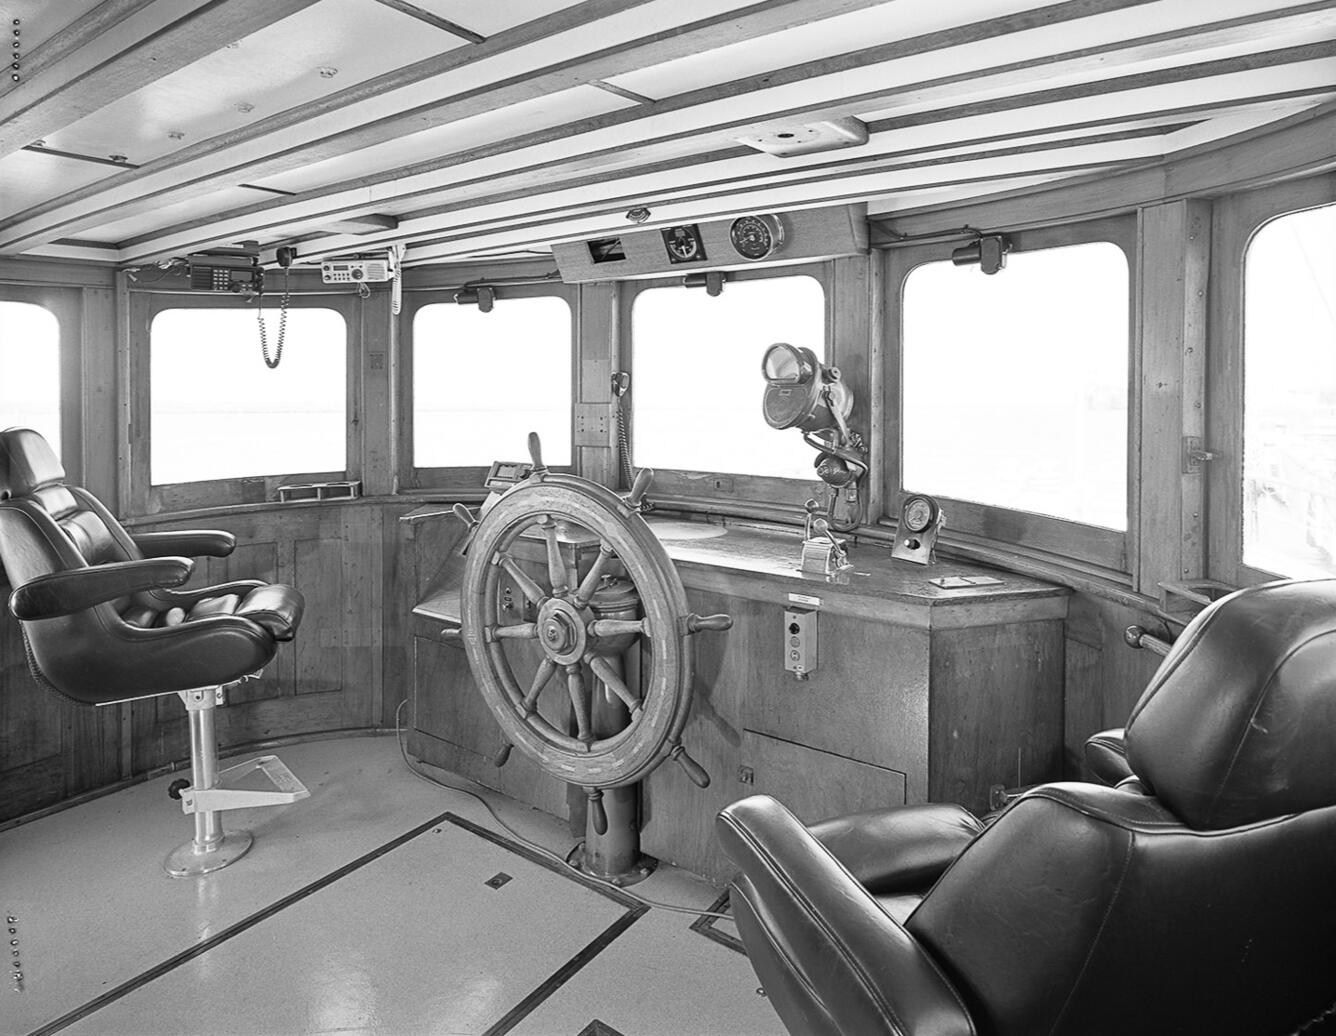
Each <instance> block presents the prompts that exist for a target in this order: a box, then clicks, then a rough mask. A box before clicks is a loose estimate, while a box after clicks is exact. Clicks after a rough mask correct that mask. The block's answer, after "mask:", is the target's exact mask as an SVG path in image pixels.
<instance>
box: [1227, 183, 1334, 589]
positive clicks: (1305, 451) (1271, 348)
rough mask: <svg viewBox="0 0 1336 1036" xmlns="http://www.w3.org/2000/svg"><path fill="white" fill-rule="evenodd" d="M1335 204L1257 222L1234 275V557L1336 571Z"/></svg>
mask: <svg viewBox="0 0 1336 1036" xmlns="http://www.w3.org/2000/svg"><path fill="white" fill-rule="evenodd" d="M1333 236H1336V205H1329V206H1326V207H1324V208H1319V209H1308V210H1306V211H1303V212H1295V213H1291V214H1290V215H1287V216H1282V217H1280V218H1279V219H1276V220H1273V221H1272V222H1270V223H1268V224H1266V225H1265V226H1264V227H1262V229H1261V230H1259V231H1258V232H1257V234H1256V235H1255V236H1254V237H1253V240H1252V244H1251V245H1250V246H1249V248H1248V252H1247V257H1246V265H1245V268H1244V269H1245V273H1244V303H1243V312H1244V331H1243V334H1244V364H1243V385H1244V392H1243V394H1244V399H1243V561H1244V564H1246V565H1249V566H1251V567H1252V568H1256V569H1261V570H1263V571H1265V572H1271V573H1275V574H1278V575H1285V576H1296V577H1311V576H1325V575H1336V250H1333V248H1332V238H1333Z"/></svg>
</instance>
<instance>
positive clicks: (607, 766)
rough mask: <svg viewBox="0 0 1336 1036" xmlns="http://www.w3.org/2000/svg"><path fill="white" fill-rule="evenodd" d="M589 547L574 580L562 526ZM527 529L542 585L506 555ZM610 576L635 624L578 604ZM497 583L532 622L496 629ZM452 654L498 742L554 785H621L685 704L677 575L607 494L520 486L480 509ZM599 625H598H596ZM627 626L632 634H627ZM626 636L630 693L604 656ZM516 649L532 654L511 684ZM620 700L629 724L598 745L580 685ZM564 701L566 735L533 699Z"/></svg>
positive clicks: (545, 481)
mask: <svg viewBox="0 0 1336 1036" xmlns="http://www.w3.org/2000/svg"><path fill="white" fill-rule="evenodd" d="M571 526H574V527H578V528H579V529H580V530H582V531H587V532H588V533H590V534H592V535H593V536H594V537H595V538H596V539H597V541H598V544H599V553H598V556H597V557H596V558H595V560H594V563H593V565H592V567H591V569H590V571H589V573H587V574H586V575H585V576H584V577H583V578H582V579H581V580H580V582H579V585H574V584H575V580H574V579H573V578H572V575H571V573H569V572H568V571H567V569H566V565H565V561H564V559H563V558H562V555H561V547H560V541H561V536H562V532H563V527H565V528H569V527H571ZM530 530H535V535H536V537H537V539H538V540H539V541H540V543H541V548H540V553H541V554H542V555H543V561H545V562H546V564H545V565H544V566H543V567H544V568H545V569H546V577H545V578H543V577H539V578H534V577H533V576H531V575H529V574H528V573H527V572H526V571H525V570H524V568H523V567H522V566H521V564H520V559H519V558H518V557H517V554H516V548H517V546H518V545H519V541H520V540H521V539H522V538H526V539H527V538H528V537H525V535H524V534H525V533H528V532H530ZM618 568H620V569H621V570H622V571H624V573H625V575H626V578H627V579H629V580H630V582H631V583H632V584H633V586H634V588H635V590H636V592H637V593H638V595H639V601H640V614H641V618H640V619H637V620H598V619H597V617H596V615H595V613H594V611H593V609H591V608H590V601H591V600H592V599H593V596H594V593H595V591H596V590H597V589H598V586H599V585H600V583H601V581H602V578H603V577H604V576H605V575H608V574H610V573H614V572H616V571H617V569H618ZM503 576H505V577H508V578H509V580H510V581H511V582H512V583H514V585H515V586H516V588H517V589H518V590H519V592H520V594H521V595H522V597H523V599H524V600H525V601H526V602H527V604H528V605H529V606H530V607H531V608H532V609H533V610H535V611H536V615H535V616H534V619H533V621H532V622H521V623H517V624H514V625H509V626H506V625H502V624H500V622H499V621H498V616H499V604H500V587H501V584H502V579H503ZM461 606H462V620H463V639H464V648H465V651H466V652H467V654H468V659H469V666H470V668H471V669H472V671H473V675H474V679H475V681H476V683H477V684H478V687H479V690H480V691H481V693H482V696H483V698H484V700H485V701H486V703H487V706H488V708H489V709H490V711H491V712H492V714H493V716H494V717H495V718H496V721H497V723H498V724H499V725H500V727H501V729H502V732H503V733H504V735H505V737H506V738H507V739H508V741H509V742H510V743H512V744H514V745H516V746H518V747H519V748H520V749H521V750H522V751H524V752H525V753H526V754H527V755H529V756H530V757H531V758H533V759H534V760H535V761H536V762H537V763H538V764H539V765H540V766H541V767H542V768H543V769H544V770H545V771H547V772H548V773H550V774H552V775H553V776H554V777H557V778H559V779H560V780H563V781H567V782H569V783H571V784H576V785H580V786H582V787H585V788H600V787H601V788H606V787H617V786H620V785H624V784H630V783H633V782H635V781H637V780H640V779H641V778H643V777H644V776H645V775H646V774H648V773H649V772H650V771H651V770H653V769H654V768H655V767H656V766H658V765H659V764H660V763H661V762H662V761H663V760H664V759H665V758H667V757H668V756H669V755H670V754H672V752H673V751H674V749H677V750H678V751H680V748H679V747H678V745H679V741H680V737H681V732H682V727H683V726H684V724H685V723H686V719H687V715H688V713H689V712H690V709H691V700H692V648H691V640H690V637H689V635H688V631H687V629H686V618H687V602H686V593H685V591H684V590H683V588H682V582H681V580H680V578H679V577H678V575H677V570H676V569H675V568H674V567H673V564H672V562H671V561H670V560H669V559H668V556H667V554H666V553H665V552H664V550H663V547H662V545H661V544H660V543H659V541H658V538H657V537H656V536H655V535H654V533H653V532H652V531H651V530H650V528H649V526H648V525H646V524H645V521H644V519H642V518H641V517H640V515H639V514H638V513H637V511H636V509H635V508H634V507H633V506H631V505H628V504H627V503H626V502H624V501H623V500H622V499H621V498H620V497H618V496H617V495H616V494H615V493H613V492H611V491H610V490H607V489H605V488H604V487H602V486H599V485H596V484H595V483H592V482H587V481H586V480H584V479H580V478H576V477H575V476H571V475H559V474H555V473H549V472H544V473H542V474H541V475H535V476H533V477H531V478H530V479H529V480H527V481H526V482H523V483H521V484H519V485H517V486H515V487H514V488H512V489H511V490H510V491H509V492H507V493H506V494H505V495H504V496H503V497H501V498H500V499H499V500H498V501H497V502H496V503H495V505H494V506H493V507H492V508H491V509H490V510H488V511H487V513H486V515H485V516H484V517H483V518H482V519H481V520H480V521H479V523H478V526H477V529H476V530H475V532H474V535H473V539H472V542H471V544H470V546H469V557H468V563H467V565H466V567H465V572H464V585H463V590H462V593H461ZM609 622H610V623H611V625H607V623H609ZM632 627H634V629H632ZM628 633H634V636H636V637H638V638H639V640H640V644H641V646H642V648H646V647H647V648H648V651H647V652H645V651H642V656H643V657H644V658H645V661H646V662H647V664H648V668H647V669H646V670H645V672H644V673H643V674H642V679H641V681H640V687H639V688H634V689H633V688H631V687H628V686H627V685H626V683H625V682H624V681H623V680H622V678H621V676H620V674H619V672H618V671H617V668H616V666H615V665H613V664H611V662H610V659H611V658H612V657H614V652H615V651H619V650H621V648H622V647H623V646H624V645H626V638H627V634H628ZM511 640H515V641H524V642H527V643H529V644H530V645H531V650H532V649H536V651H537V652H538V654H539V655H540V657H539V661H538V662H537V664H536V666H534V667H533V668H532V669H531V670H530V669H527V668H524V667H522V668H524V671H523V675H522V678H518V679H517V677H516V674H515V671H514V670H515V666H514V662H515V659H514V658H513V656H514V655H515V654H516V653H517V652H514V651H513V650H512V651H511V652H510V654H508V653H507V644H506V642H507V641H511ZM594 677H597V678H598V679H599V680H600V681H601V682H602V683H603V684H604V685H605V686H607V687H608V689H609V690H610V691H611V692H612V693H613V694H615V695H616V696H617V697H618V698H620V699H621V700H622V701H623V702H624V703H625V704H627V706H628V709H629V711H630V721H629V723H628V724H627V726H626V727H625V728H624V729H622V730H621V731H619V732H618V733H615V734H613V735H611V736H608V737H602V738H599V737H596V736H594V735H593V734H592V733H591V731H590V716H591V705H590V700H591V695H592V693H593V682H592V678H594ZM563 684H564V686H565V697H566V699H567V700H569V702H570V705H571V708H572V710H573V712H574V714H575V720H576V727H577V731H576V735H575V736H571V735H570V734H569V733H567V732H565V731H563V730H560V729H558V728H557V727H556V726H554V725H553V723H552V722H551V721H550V720H548V719H547V718H546V717H544V716H543V715H542V713H541V711H539V709H540V707H541V704H542V702H543V699H544V698H545V696H552V698H554V699H555V698H556V697H557V695H558V693H559V692H558V691H557V689H556V688H558V687H559V686H561V685H563Z"/></svg>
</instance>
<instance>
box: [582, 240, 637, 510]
mask: <svg viewBox="0 0 1336 1036" xmlns="http://www.w3.org/2000/svg"><path fill="white" fill-rule="evenodd" d="M582 247H583V246H582ZM568 298H569V297H568ZM570 303H571V309H572V312H573V315H574V321H573V324H572V327H573V329H574V334H575V348H574V350H573V352H572V357H573V362H574V363H575V365H576V369H575V371H574V372H573V374H574V378H575V410H576V417H575V427H574V429H573V436H574V438H573V440H572V443H573V448H572V457H573V459H574V461H575V465H576V467H575V470H576V471H577V472H578V473H579V474H580V475H582V476H583V477H584V478H587V479H589V480H590V481H592V482H598V483H599V484H600V485H605V486H612V487H614V488H617V487H620V485H621V483H620V479H621V472H620V466H619V462H618V459H617V408H618V402H617V400H616V399H614V398H613V395H612V372H613V371H617V370H626V363H627V361H626V359H625V358H624V357H623V356H622V349H623V346H624V345H626V344H627V343H629V340H630V336H629V333H628V332H629V329H623V328H622V326H621V321H620V319H619V313H620V310H621V286H620V285H618V284H615V283H612V282H600V283H597V284H582V285H580V287H579V289H578V294H577V295H576V296H575V297H574V298H571V299H570ZM628 418H629V415H628ZM600 422H601V423H600Z"/></svg>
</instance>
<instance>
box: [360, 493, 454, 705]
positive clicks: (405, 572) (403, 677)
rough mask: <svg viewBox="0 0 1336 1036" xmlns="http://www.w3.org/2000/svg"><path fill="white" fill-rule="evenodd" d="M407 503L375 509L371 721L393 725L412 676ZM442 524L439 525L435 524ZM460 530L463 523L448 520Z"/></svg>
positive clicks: (411, 546)
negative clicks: (375, 672)
mask: <svg viewBox="0 0 1336 1036" xmlns="http://www.w3.org/2000/svg"><path fill="white" fill-rule="evenodd" d="M411 509H412V508H411V504H408V503H404V504H386V505H385V506H383V507H381V508H380V509H379V513H380V516H381V521H380V555H381V589H380V599H381V601H382V602H383V608H382V613H381V616H380V629H381V652H380V655H381V662H380V673H381V676H380V684H381V687H380V707H379V710H378V711H376V712H375V713H374V714H373V722H374V723H375V724H376V725H377V726H380V727H382V728H391V727H393V726H394V722H395V717H396V715H398V709H399V704H400V703H401V702H403V701H406V700H407V699H408V698H409V695H410V689H411V686H412V679H413V666H412V659H413V606H414V605H415V604H417V602H418V601H419V600H420V599H421V598H420V596H419V595H418V593H417V561H416V550H415V542H414V541H415V539H416V535H417V526H416V525H415V524H411V523H408V522H403V521H401V520H400V518H401V517H402V516H403V515H404V514H405V513H406V512H407V511H409V510H411ZM439 524H444V523H439ZM453 524H454V525H455V526H456V527H457V528H458V529H459V530H460V531H461V532H462V531H463V528H464V527H463V525H462V524H460V523H459V522H454V523H453Z"/></svg>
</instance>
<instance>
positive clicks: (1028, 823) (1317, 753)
mask: <svg viewBox="0 0 1336 1036" xmlns="http://www.w3.org/2000/svg"><path fill="white" fill-rule="evenodd" d="M1125 739H1126V749H1127V751H1126V758H1127V763H1128V765H1129V767H1130V770H1131V773H1132V776H1131V777H1130V778H1128V779H1125V780H1123V781H1122V782H1121V784H1120V785H1119V786H1118V787H1106V786H1103V785H1096V784H1077V783H1064V784H1051V785H1045V786H1042V787H1039V788H1036V789H1033V790H1031V791H1030V792H1028V793H1026V794H1025V795H1023V796H1022V797H1021V798H1019V799H1018V800H1016V801H1015V802H1013V803H1012V804H1011V805H1010V806H1008V807H1007V809H1006V810H1005V811H1004V812H1002V813H1001V815H999V816H998V817H996V818H995V819H993V820H992V821H991V822H990V823H988V824H987V825H984V824H983V823H981V822H979V821H978V820H976V819H974V818H973V817H972V816H970V815H969V814H968V813H966V812H965V811H964V810H961V809H959V808H957V807H954V806H947V805H940V806H939V805H933V804H928V805H918V806H908V807H901V808H899V809H888V810H885V811H881V812H878V813H868V814H862V815H860V816H855V817H846V818H841V819H837V820H833V821H827V822H825V823H822V824H817V825H815V826H814V827H811V828H807V827H805V826H803V825H802V824H801V823H799V822H798V821H797V820H796V819H795V818H794V817H793V815H792V814H790V813H789V812H788V811H787V810H786V809H785V808H784V807H783V806H782V805H780V804H779V803H778V802H776V801H775V800H773V799H770V798H767V797H764V796H754V797H752V798H749V799H745V800H743V801H741V802H738V803H735V804H733V805H731V806H729V807H728V808H727V809H725V810H724V811H723V812H722V813H721V814H720V816H719V820H718V826H717V830H718V835H719V837H720V839H721V840H722V842H723V845H724V847H725V849H726V851H727V852H728V854H729V856H730V857H731V858H732V859H733V861H734V862H735V863H736V864H737V865H738V867H739V868H740V869H741V874H740V876H739V877H738V878H737V879H736V881H735V883H734V885H733V887H732V897H731V898H732V903H733V912H734V914H735V916H736V919H737V925H738V929H739V931H740V933H741V935H742V940H743V942H744V944H745V945H746V948H747V953H748V955H749V957H750V958H751V961H752V964H753V967H754V968H755V970H756V973H757V975H758V976H759V978H760V980H761V982H762V984H763V985H764V987H765V990H766V992H767V994H768V995H769V998H770V1001H771V1003H772V1004H773V1005H774V1007H775V1009H776V1010H777V1011H778V1012H779V1015H780V1017H781V1018H782V1019H783V1021H784V1023H785V1025H787V1026H788V1028H789V1031H790V1032H792V1033H795V1034H796V1033H802V1034H804V1036H825V1034H830V1036H835V1034H844V1036H855V1034H856V1036H877V1034H914V1036H928V1034H931V1036H948V1034H964V1033H979V1034H984V1036H1039V1034H1044V1036H1102V1034H1110V1036H1111V1034H1118V1036H1127V1034H1130V1033H1138V1034H1140V1033H1145V1034H1155V1036H1161V1034H1174V1033H1182V1034H1188V1033H1191V1034H1194V1036H1195V1034H1203V1036H1204V1034H1211V1036H1225V1034H1233V1033H1237V1034H1247V1036H1265V1034H1271V1033H1274V1034H1283V1033H1292V1032H1296V1031H1298V1030H1299V1029H1300V1028H1301V1027H1305V1028H1304V1032H1305V1033H1308V1032H1311V1031H1314V1030H1312V1029H1309V1028H1307V1027H1306V1026H1307V1025H1308V1024H1309V1023H1310V1021H1311V1020H1313V1019H1316V1018H1318V1017H1326V1016H1328V1013H1329V1012H1330V1011H1331V1010H1332V1008H1333V1003H1334V1002H1336V579H1323V580H1315V581H1310V582H1285V583H1271V584H1267V585H1265V586H1259V587H1254V588H1251V589H1247V590H1242V591H1239V592H1237V593H1235V594H1232V595H1230V596H1229V597H1226V598H1223V599H1221V600H1220V601H1217V602H1215V603H1214V604H1212V605H1211V606H1209V607H1208V608H1206V609H1205V610H1204V611H1203V612H1201V613H1200V614H1199V615H1198V616H1197V617H1196V618H1195V619H1194V620H1193V621H1192V622H1191V623H1190V624H1189V625H1188V627H1187V628H1186V629H1185V630H1184V631H1183V633H1182V634H1181V635H1180V636H1179V638H1178V639H1177V640H1176V641H1175V643H1174V645H1173V647H1172V649H1171V650H1170V652H1169V654H1168V655H1167V657H1166V658H1165V659H1164V661H1163V663H1162V664H1161V666H1160V668H1159V670H1158V671H1157V673H1156V675H1155V677H1154V679H1153V680H1152V681H1151V684H1150V686H1149V687H1148V688H1147V689H1146V691H1145V693H1144V694H1143V695H1142V697H1141V699H1140V701H1139V702H1138V703H1137V706H1136V708H1135V709H1134V710H1133V712H1132V716H1131V719H1130V720H1129V722H1128V725H1127V727H1126V735H1125ZM1323 1031H1326V1030H1325V1029H1324V1030H1323Z"/></svg>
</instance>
